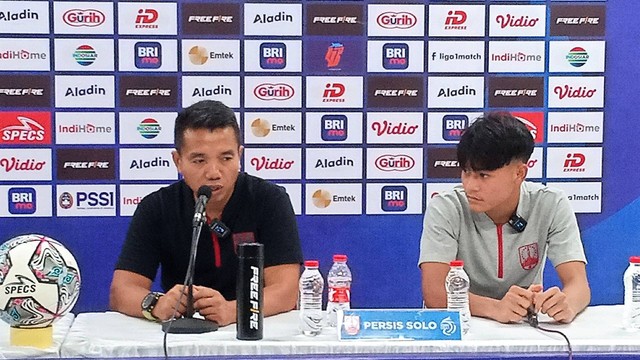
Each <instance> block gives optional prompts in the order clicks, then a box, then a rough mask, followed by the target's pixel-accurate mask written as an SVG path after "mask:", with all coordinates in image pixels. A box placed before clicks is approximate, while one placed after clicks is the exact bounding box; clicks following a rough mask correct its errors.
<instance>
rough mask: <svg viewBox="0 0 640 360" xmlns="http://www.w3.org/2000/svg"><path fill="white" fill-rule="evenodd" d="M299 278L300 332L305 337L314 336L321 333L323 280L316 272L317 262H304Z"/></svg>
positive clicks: (318, 272)
mask: <svg viewBox="0 0 640 360" xmlns="http://www.w3.org/2000/svg"><path fill="white" fill-rule="evenodd" d="M304 267H305V269H304V271H303V272H302V276H300V331H301V332H302V333H303V334H305V335H307V336H316V335H318V334H320V332H321V331H322V318H323V313H322V291H323V290H324V280H323V279H322V274H320V271H318V261H317V260H307V261H305V262H304Z"/></svg>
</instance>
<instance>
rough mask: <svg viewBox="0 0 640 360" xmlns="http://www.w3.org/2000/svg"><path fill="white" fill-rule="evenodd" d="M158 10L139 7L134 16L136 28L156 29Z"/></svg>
mask: <svg viewBox="0 0 640 360" xmlns="http://www.w3.org/2000/svg"><path fill="white" fill-rule="evenodd" d="M157 20H158V10H156V9H139V10H138V15H137V16H136V29H157V28H158V24H156V21H157Z"/></svg>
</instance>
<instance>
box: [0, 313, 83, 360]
mask: <svg viewBox="0 0 640 360" xmlns="http://www.w3.org/2000/svg"><path fill="white" fill-rule="evenodd" d="M73 318H74V315H73V314H67V315H65V316H63V317H62V318H60V319H58V321H56V322H55V323H53V345H51V346H50V347H48V348H46V349H38V348H34V347H28V346H10V345H9V324H7V323H5V322H4V321H0V359H34V358H58V357H60V348H61V347H62V342H63V341H64V338H65V336H67V332H68V331H69V329H70V328H71V324H72V323H73Z"/></svg>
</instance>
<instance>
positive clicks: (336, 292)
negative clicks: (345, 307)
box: [329, 287, 351, 303]
mask: <svg viewBox="0 0 640 360" xmlns="http://www.w3.org/2000/svg"><path fill="white" fill-rule="evenodd" d="M329 301H330V302H336V303H348V302H349V301H351V289H350V288H348V287H343V288H337V287H330V288H329Z"/></svg>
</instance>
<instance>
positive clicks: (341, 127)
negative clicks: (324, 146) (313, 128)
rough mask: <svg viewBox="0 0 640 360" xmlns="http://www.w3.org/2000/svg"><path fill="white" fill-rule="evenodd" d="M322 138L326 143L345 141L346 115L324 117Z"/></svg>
mask: <svg viewBox="0 0 640 360" xmlns="http://www.w3.org/2000/svg"><path fill="white" fill-rule="evenodd" d="M320 123H321V125H320V131H321V134H320V135H321V137H322V140H324V141H344V140H346V139H347V136H348V133H347V116H346V115H322V118H321V119H320Z"/></svg>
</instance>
